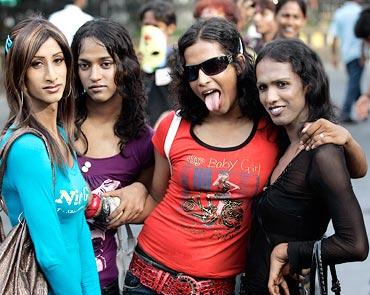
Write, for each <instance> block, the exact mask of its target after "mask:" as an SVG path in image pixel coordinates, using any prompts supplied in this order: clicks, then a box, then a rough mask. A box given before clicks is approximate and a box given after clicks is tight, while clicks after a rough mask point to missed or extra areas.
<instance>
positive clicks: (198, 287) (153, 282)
mask: <svg viewBox="0 0 370 295" xmlns="http://www.w3.org/2000/svg"><path fill="white" fill-rule="evenodd" d="M130 272H131V273H132V274H133V275H134V276H136V277H137V278H138V279H139V280H140V283H141V284H143V285H144V286H146V287H148V288H150V289H152V290H154V291H155V292H157V293H158V294H163V295H231V294H234V288H235V279H234V278H227V279H205V280H204V279H195V278H193V277H191V276H188V275H186V274H182V273H177V274H176V275H174V273H175V272H171V273H170V272H166V271H165V270H162V269H160V268H158V267H156V266H154V265H153V264H151V263H150V262H149V261H146V260H145V259H144V258H142V257H141V256H139V255H138V254H137V253H136V252H135V253H134V255H133V258H132V261H131V264H130Z"/></svg>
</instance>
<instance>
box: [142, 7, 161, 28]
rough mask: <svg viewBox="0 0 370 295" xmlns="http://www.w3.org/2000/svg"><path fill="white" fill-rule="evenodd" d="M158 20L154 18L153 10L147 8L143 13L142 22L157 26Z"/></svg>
mask: <svg viewBox="0 0 370 295" xmlns="http://www.w3.org/2000/svg"><path fill="white" fill-rule="evenodd" d="M158 23H159V21H158V20H157V19H156V18H155V15H154V11H153V10H148V11H146V12H145V13H144V16H143V24H144V25H152V26H157V25H158Z"/></svg>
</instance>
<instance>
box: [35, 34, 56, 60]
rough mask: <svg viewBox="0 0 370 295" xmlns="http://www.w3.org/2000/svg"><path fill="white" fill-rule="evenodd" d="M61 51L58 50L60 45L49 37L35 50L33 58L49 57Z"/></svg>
mask: <svg viewBox="0 0 370 295" xmlns="http://www.w3.org/2000/svg"><path fill="white" fill-rule="evenodd" d="M61 51H62V49H61V48H60V45H59V44H58V42H57V41H55V39H54V38H51V37H49V38H48V39H47V40H46V41H45V42H44V43H43V44H42V45H41V46H40V48H39V50H37V52H36V54H35V56H43V57H46V56H50V55H54V54H56V53H58V52H61Z"/></svg>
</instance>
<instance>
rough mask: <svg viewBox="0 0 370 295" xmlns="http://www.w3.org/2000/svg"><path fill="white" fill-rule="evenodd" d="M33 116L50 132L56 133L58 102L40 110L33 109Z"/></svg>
mask: <svg viewBox="0 0 370 295" xmlns="http://www.w3.org/2000/svg"><path fill="white" fill-rule="evenodd" d="M35 117H36V119H37V121H39V122H40V123H41V124H42V125H43V126H44V127H45V128H46V129H47V130H48V131H49V132H50V133H51V134H53V135H57V134H58V126H57V117H58V104H57V103H55V104H50V105H48V106H46V107H45V108H43V109H42V110H36V111H35Z"/></svg>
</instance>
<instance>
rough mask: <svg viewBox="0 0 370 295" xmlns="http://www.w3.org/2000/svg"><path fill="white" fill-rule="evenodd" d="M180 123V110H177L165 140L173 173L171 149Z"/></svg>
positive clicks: (165, 147)
mask: <svg viewBox="0 0 370 295" xmlns="http://www.w3.org/2000/svg"><path fill="white" fill-rule="evenodd" d="M180 123H181V116H180V111H177V112H175V114H174V115H173V118H172V121H171V125H170V128H169V129H168V132H167V135H166V139H165V141H164V153H165V155H166V157H167V160H168V163H169V165H170V171H171V174H172V165H171V160H170V150H171V146H172V143H173V140H174V139H175V136H176V133H177V130H178V129H179V126H180Z"/></svg>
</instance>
